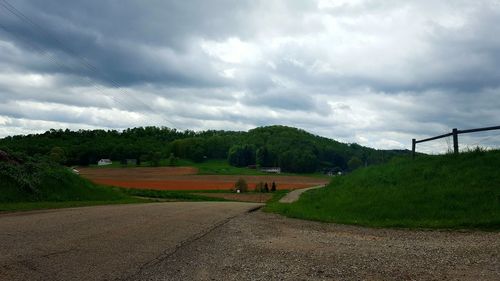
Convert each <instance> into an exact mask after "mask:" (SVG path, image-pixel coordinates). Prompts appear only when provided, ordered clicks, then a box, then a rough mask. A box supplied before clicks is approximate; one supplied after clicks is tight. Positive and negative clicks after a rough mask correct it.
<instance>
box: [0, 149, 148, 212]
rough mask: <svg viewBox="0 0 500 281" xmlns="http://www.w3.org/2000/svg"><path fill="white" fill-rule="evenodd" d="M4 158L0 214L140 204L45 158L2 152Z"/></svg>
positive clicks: (117, 191)
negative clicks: (6, 211)
mask: <svg viewBox="0 0 500 281" xmlns="http://www.w3.org/2000/svg"><path fill="white" fill-rule="evenodd" d="M2 156H3V158H2V159H0V160H2V161H0V211H5V210H22V209H39V208H53V207H68V206H80V205H95V204H104V203H106V204H111V203H130V202H138V201H139V200H137V199H135V198H131V197H130V196H128V195H126V194H125V193H123V192H121V191H120V190H116V189H111V188H105V187H101V186H97V185H94V184H92V183H91V182H89V181H87V180H85V179H83V178H81V177H79V176H78V175H76V174H75V173H73V172H72V171H71V170H70V169H68V168H66V167H63V166H60V165H57V164H53V163H51V162H49V161H46V160H44V159H35V158H31V157H26V156H23V157H14V156H11V155H9V154H7V153H5V152H3V151H2Z"/></svg>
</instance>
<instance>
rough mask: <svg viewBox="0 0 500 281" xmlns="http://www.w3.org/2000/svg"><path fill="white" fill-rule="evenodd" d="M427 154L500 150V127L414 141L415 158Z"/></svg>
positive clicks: (452, 132) (469, 130)
mask: <svg viewBox="0 0 500 281" xmlns="http://www.w3.org/2000/svg"><path fill="white" fill-rule="evenodd" d="M417 144H418V152H423V153H427V154H444V153H459V152H465V151H470V150H474V149H477V148H481V149H484V150H492V149H500V126H494V127H484V128H475V129H467V130H459V129H456V128H455V129H453V130H452V131H451V132H450V133H446V134H443V135H439V136H435V137H430V138H426V139H422V140H416V139H413V140H412V153H413V157H415V154H416V152H417Z"/></svg>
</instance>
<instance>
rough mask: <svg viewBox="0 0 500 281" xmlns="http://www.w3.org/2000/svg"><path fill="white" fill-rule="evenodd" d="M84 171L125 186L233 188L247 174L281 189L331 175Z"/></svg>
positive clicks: (165, 169) (82, 171)
mask: <svg viewBox="0 0 500 281" xmlns="http://www.w3.org/2000/svg"><path fill="white" fill-rule="evenodd" d="M79 171H80V175H81V176H83V177H85V178H87V179H89V180H91V181H92V182H94V183H97V184H102V185H111V186H118V187H125V188H138V189H157V190H193V191H198V190H229V189H231V188H232V187H233V186H234V183H235V182H236V181H237V180H238V179H239V178H243V179H245V180H246V181H247V183H248V187H249V189H250V190H252V189H253V188H255V185H256V184H258V183H259V182H267V183H268V184H269V185H270V184H271V183H272V182H273V181H274V182H275V183H276V185H277V189H278V190H284V189H297V188H304V187H310V186H315V185H320V184H326V183H328V181H329V180H328V178H318V177H307V176H290V175H286V176H282V175H242V176H239V175H198V174H197V172H198V170H197V169H196V168H193V167H155V168H127V169H122V168H108V169H95V168H79Z"/></svg>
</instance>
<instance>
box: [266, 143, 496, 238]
mask: <svg viewBox="0 0 500 281" xmlns="http://www.w3.org/2000/svg"><path fill="white" fill-rule="evenodd" d="M266 210H267V211H271V212H278V213H281V214H284V215H286V216H289V217H294V218H302V219H310V220H317V221H324V222H336V223H343V224H356V225H365V226H373V227H409V228H479V229H500V151H498V150H497V151H488V152H485V151H479V150H478V151H473V152H468V153H462V154H460V155H441V156H418V157H417V159H415V160H411V159H409V158H400V159H394V160H393V161H391V162H390V163H388V164H384V165H380V166H373V167H368V168H363V169H360V170H357V171H355V172H353V173H352V174H349V175H347V176H343V177H336V178H334V179H333V181H332V183H331V184H330V185H328V186H327V187H326V188H322V189H317V190H311V191H308V192H306V193H304V194H303V195H302V196H301V198H300V199H299V201H297V202H295V203H292V204H282V203H278V202H273V203H270V204H269V205H268V206H267V208H266Z"/></svg>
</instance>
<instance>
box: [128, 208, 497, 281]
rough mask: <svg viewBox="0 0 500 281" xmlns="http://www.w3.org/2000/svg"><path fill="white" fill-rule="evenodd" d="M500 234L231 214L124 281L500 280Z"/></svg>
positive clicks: (272, 215) (255, 214)
mask: <svg viewBox="0 0 500 281" xmlns="http://www.w3.org/2000/svg"><path fill="white" fill-rule="evenodd" d="M499 258H500V233H498V232H497V233H494V232H479V231H410V230H390V229H389V230H387V229H372V228H363V227H355V226H343V225H335V224H323V223H317V222H308V221H301V220H295V219H288V218H284V217H282V216H279V215H274V214H266V213H263V212H261V211H258V212H253V213H249V214H246V215H242V216H239V217H236V218H234V219H232V220H230V221H229V222H227V223H225V224H224V225H222V226H220V227H218V228H216V229H214V230H213V231H211V232H210V233H208V234H207V235H205V236H204V237H203V238H202V239H199V240H196V241H194V242H193V243H190V244H188V245H185V247H182V248H181V249H179V250H178V251H177V252H176V253H175V254H173V255H171V256H168V257H167V258H165V259H162V260H160V261H158V262H157V263H156V264H153V265H150V266H146V267H144V268H143V269H142V270H141V271H140V272H139V273H138V275H136V276H134V278H133V279H130V280H474V281H476V280H500V260H499Z"/></svg>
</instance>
